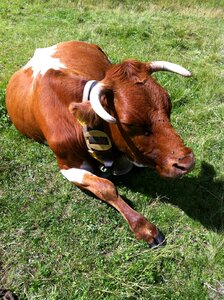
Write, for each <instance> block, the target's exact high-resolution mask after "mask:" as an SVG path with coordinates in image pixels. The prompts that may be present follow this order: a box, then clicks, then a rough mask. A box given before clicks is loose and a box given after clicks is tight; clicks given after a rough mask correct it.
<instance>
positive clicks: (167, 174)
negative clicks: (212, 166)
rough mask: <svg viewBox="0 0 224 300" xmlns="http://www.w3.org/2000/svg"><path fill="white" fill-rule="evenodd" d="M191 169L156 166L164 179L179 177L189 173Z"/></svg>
mask: <svg viewBox="0 0 224 300" xmlns="http://www.w3.org/2000/svg"><path fill="white" fill-rule="evenodd" d="M192 169H193V168H192ZM192 169H191V170H192ZM191 170H182V169H178V168H175V167H172V168H161V167H160V166H156V171H157V172H158V173H159V175H160V176H161V177H162V178H164V179H178V178H181V177H183V176H184V175H185V174H187V173H189V172H190V171H191Z"/></svg>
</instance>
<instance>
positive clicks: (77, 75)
mask: <svg viewBox="0 0 224 300" xmlns="http://www.w3.org/2000/svg"><path fill="white" fill-rule="evenodd" d="M54 57H55V58H58V59H60V62H61V63H62V64H63V65H65V66H66V68H65V69H60V70H53V69H50V70H48V71H47V72H46V74H45V75H44V76H42V75H41V74H39V75H38V76H37V77H36V78H35V80H34V81H33V78H32V75H33V71H32V68H28V69H24V68H22V69H21V70H19V71H18V72H16V73H15V74H14V75H13V76H12V78H11V80H10V81H9V84H8V88H7V92H6V105H7V109H8V113H9V115H10V117H11V119H12V121H13V123H14V125H15V127H16V128H17V129H18V130H19V131H20V132H21V133H22V134H24V135H26V136H28V137H30V138H32V139H35V140H37V141H39V142H42V141H44V140H46V141H47V142H48V144H49V146H50V148H51V149H52V151H53V152H54V154H55V156H56V159H57V161H58V165H59V168H60V169H70V168H80V167H81V165H82V164H83V162H88V164H89V165H91V167H92V169H93V170H97V169H98V165H99V162H97V161H96V160H94V159H93V158H92V156H91V155H89V153H88V151H87V147H86V144H85V140H84V138H83V133H82V126H81V124H80V123H85V124H88V125H89V126H94V125H96V124H98V123H99V122H100V123H101V124H102V125H103V126H104V129H105V131H106V132H107V134H108V135H109V136H110V138H111V141H112V144H113V148H114V149H116V152H117V153H120V155H122V154H126V156H127V157H128V158H129V159H131V160H133V161H134V162H136V163H138V164H143V165H146V166H148V165H152V166H154V167H155V168H156V169H157V171H158V172H159V174H160V175H162V176H164V177H169V178H175V177H179V176H181V175H183V174H184V173H187V172H188V171H190V170H191V169H192V167H193V164H194V157H193V154H192V152H191V149H189V148H187V147H185V146H184V144H183V142H182V140H181V138H180V137H179V135H178V134H177V133H176V131H175V130H174V128H173V127H172V125H171V124H170V120H169V118H170V111H171V102H170V99H169V96H168V94H167V92H166V91H165V90H164V89H163V88H162V87H161V86H160V85H159V84H158V83H157V82H156V81H155V80H154V79H153V78H152V77H151V75H150V73H151V72H150V64H149V63H142V62H138V61H135V60H126V61H124V62H123V63H121V64H117V65H111V63H110V62H109V60H108V59H107V57H106V55H105V53H104V52H103V51H102V50H101V49H100V48H99V47H98V46H96V45H91V44H87V43H83V42H66V43H61V44H59V45H57V51H56V53H55V54H54ZM90 79H95V80H99V81H101V82H102V83H103V84H104V86H105V89H104V91H103V92H102V95H101V101H102V105H103V106H104V108H105V109H106V110H107V111H108V112H109V113H110V114H111V115H112V116H114V117H115V118H116V119H117V124H108V123H106V122H103V121H102V120H101V119H100V118H99V117H98V116H97V115H96V113H95V112H94V111H93V109H92V107H91V105H90V103H89V102H84V103H82V94H83V89H84V86H85V84H86V82H87V81H88V80H90ZM74 183H75V184H76V185H78V186H80V187H82V188H84V189H86V190H89V191H91V192H93V193H94V194H95V195H96V196H98V197H99V198H100V199H102V200H104V201H106V202H107V203H109V204H111V205H113V206H114V207H115V208H116V209H117V210H118V211H119V212H120V213H121V214H122V216H123V217H124V219H125V220H126V221H127V222H128V224H129V226H130V228H131V230H132V231H133V232H134V234H135V236H136V238H138V239H143V240H145V241H146V242H148V243H151V242H153V241H154V240H155V238H156V236H157V235H158V230H157V228H156V227H155V226H154V225H153V224H151V223H150V222H149V221H147V220H146V219H145V218H144V217H143V216H142V215H141V214H139V213H138V212H136V211H134V210H133V209H132V208H130V207H129V206H128V205H127V204H126V203H125V202H124V201H123V200H122V199H121V197H120V196H119V195H118V193H117V190H116V188H115V186H114V185H113V183H112V182H111V181H109V180H108V179H103V178H100V177H97V176H96V175H91V174H85V176H84V178H83V182H82V183H80V182H74Z"/></svg>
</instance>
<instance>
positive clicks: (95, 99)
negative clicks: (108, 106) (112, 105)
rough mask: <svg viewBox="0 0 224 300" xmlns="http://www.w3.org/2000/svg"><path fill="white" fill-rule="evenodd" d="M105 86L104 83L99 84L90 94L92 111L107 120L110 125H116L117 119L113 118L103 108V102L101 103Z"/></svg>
mask: <svg viewBox="0 0 224 300" xmlns="http://www.w3.org/2000/svg"><path fill="white" fill-rule="evenodd" d="M103 87H104V86H103V84H102V83H100V82H99V83H97V84H96V85H95V86H94V87H93V88H92V91H91V93H90V99H89V101H90V103H91V106H92V109H93V110H94V111H95V113H96V114H97V115H98V116H99V117H100V118H102V119H103V120H105V121H106V122H108V123H116V122H117V121H116V119H115V118H114V117H112V116H111V115H110V114H108V112H107V111H106V110H105V109H104V108H103V106H102V104H101V101H100V94H101V92H102V91H103Z"/></svg>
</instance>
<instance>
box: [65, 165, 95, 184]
mask: <svg viewBox="0 0 224 300" xmlns="http://www.w3.org/2000/svg"><path fill="white" fill-rule="evenodd" d="M61 173H62V175H63V176H64V177H65V178H67V179H68V180H69V181H71V182H76V183H79V184H83V178H84V176H85V175H86V174H89V175H92V174H91V173H90V172H88V171H86V170H81V169H77V168H71V169H68V170H61Z"/></svg>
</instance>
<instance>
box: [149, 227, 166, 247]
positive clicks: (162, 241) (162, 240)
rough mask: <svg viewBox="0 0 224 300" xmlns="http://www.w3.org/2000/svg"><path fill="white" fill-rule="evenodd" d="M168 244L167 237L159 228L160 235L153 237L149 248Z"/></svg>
mask: <svg viewBox="0 0 224 300" xmlns="http://www.w3.org/2000/svg"><path fill="white" fill-rule="evenodd" d="M165 245H166V238H165V236H164V234H162V232H161V231H160V230H159V232H158V235H157V236H156V237H155V238H154V239H153V242H152V243H149V248H151V249H152V248H158V247H163V246H165Z"/></svg>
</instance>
